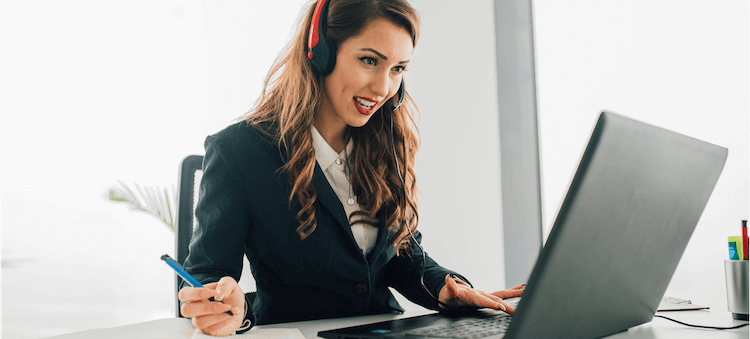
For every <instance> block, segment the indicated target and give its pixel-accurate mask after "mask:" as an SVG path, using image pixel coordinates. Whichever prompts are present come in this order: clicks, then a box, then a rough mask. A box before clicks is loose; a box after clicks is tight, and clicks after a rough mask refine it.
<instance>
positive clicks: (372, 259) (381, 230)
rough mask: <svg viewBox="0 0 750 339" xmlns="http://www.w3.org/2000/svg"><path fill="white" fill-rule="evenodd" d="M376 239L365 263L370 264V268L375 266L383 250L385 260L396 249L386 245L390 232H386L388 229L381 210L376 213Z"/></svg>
mask: <svg viewBox="0 0 750 339" xmlns="http://www.w3.org/2000/svg"><path fill="white" fill-rule="evenodd" d="M377 217H378V239H377V240H376V241H375V248H373V249H372V251H371V252H370V254H368V255H367V262H368V263H370V266H372V265H375V264H376V262H377V261H378V260H377V259H378V257H379V256H380V255H382V254H383V250H384V249H385V250H386V253H385V254H386V257H385V259H386V260H388V259H390V254H391V253H390V252H394V253H395V251H396V248H394V247H393V246H391V244H389V243H387V242H388V238H389V237H390V235H391V231H389V230H388V227H387V226H386V224H385V217H386V216H385V212H383V211H382V210H381V211H379V212H378V214H377Z"/></svg>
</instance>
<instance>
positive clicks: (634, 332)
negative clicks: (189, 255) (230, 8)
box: [50, 309, 749, 339]
mask: <svg viewBox="0 0 750 339" xmlns="http://www.w3.org/2000/svg"><path fill="white" fill-rule="evenodd" d="M433 313H435V312H434V311H430V310H420V311H408V312H406V313H404V314H380V315H369V316H360V317H350V318H334V319H322V320H312V321H300V322H293V323H281V324H273V325H260V326H256V327H255V328H254V329H252V330H250V332H252V331H254V330H256V329H272V328H297V329H299V330H300V332H301V333H302V334H303V335H304V336H305V338H307V339H313V338H319V337H318V332H320V331H324V330H330V329H335V328H341V327H348V326H356V325H362V324H368V323H375V322H380V321H387V320H394V319H400V318H406V317H415V316H420V315H426V314H433ZM657 314H661V315H665V316H668V317H671V318H673V319H677V320H680V321H683V322H687V323H691V324H700V325H709V326H720V327H730V326H736V325H740V324H746V323H747V321H741V320H733V319H732V316H731V314H730V313H729V312H728V311H724V310H716V309H710V310H697V311H680V312H658V313H657ZM155 329H157V330H155ZM169 329H175V330H169ZM165 331H167V332H169V331H171V332H170V333H165ZM194 332H195V329H194V328H192V326H191V325H190V320H189V319H183V318H167V319H161V320H153V321H149V322H143V323H137V324H132V325H126V326H120V327H113V328H104V329H93V330H87V331H80V332H74V333H69V334H64V335H60V336H56V337H51V338H50V339H53V338H54V339H94V338H96V339H99V338H139V339H163V338H169V339H192V338H194ZM748 335H749V332H748V327H747V326H746V327H742V328H739V329H733V330H709V329H700V328H691V327H687V326H684V325H680V324H676V323H673V322H671V321H668V320H665V319H661V318H654V319H653V320H652V321H650V322H647V323H645V324H641V325H638V326H635V327H632V328H630V329H629V330H628V331H624V332H620V333H617V334H614V335H611V336H608V337H605V338H607V339H625V338H639V339H672V338H675V339H676V338H681V339H698V338H701V339H704V338H708V339H712V338H717V339H718V338H721V339H739V338H743V339H746V338H748Z"/></svg>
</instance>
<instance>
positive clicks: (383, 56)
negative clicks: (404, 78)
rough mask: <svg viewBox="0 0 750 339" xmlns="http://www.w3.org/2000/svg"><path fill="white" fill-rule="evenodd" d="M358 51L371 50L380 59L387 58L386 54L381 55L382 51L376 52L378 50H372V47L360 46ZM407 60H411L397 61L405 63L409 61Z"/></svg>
mask: <svg viewBox="0 0 750 339" xmlns="http://www.w3.org/2000/svg"><path fill="white" fill-rule="evenodd" d="M360 51H368V52H373V53H375V54H376V55H377V56H378V57H380V58H381V59H383V60H388V57H387V56H385V55H383V53H380V52H378V51H376V50H374V49H372V48H369V47H367V48H362V49H360ZM409 61H411V60H405V61H401V62H399V64H407V63H409Z"/></svg>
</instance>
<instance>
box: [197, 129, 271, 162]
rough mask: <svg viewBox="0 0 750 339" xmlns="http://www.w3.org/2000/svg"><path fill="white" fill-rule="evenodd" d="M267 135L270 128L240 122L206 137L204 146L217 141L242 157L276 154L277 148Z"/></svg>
mask: <svg viewBox="0 0 750 339" xmlns="http://www.w3.org/2000/svg"><path fill="white" fill-rule="evenodd" d="M269 133H273V128H272V127H270V126H263V125H261V126H259V125H253V124H250V123H248V122H247V121H240V122H237V123H234V124H232V125H229V126H227V127H226V128H224V129H223V130H221V131H219V132H216V133H214V134H212V135H210V136H208V138H206V146H208V144H209V143H210V142H212V141H218V142H220V143H221V145H222V146H223V147H226V148H227V150H228V151H230V152H232V153H235V154H236V155H243V156H247V155H250V154H253V153H257V152H261V153H265V152H266V151H269V150H276V152H278V147H277V145H276V144H275V142H274V141H273V140H272V139H273V137H271V136H270V135H268V134H269Z"/></svg>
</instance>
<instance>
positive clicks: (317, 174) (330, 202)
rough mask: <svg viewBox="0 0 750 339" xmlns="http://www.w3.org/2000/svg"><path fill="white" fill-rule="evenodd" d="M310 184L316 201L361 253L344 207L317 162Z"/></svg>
mask: <svg viewBox="0 0 750 339" xmlns="http://www.w3.org/2000/svg"><path fill="white" fill-rule="evenodd" d="M312 183H313V186H314V187H315V191H316V192H317V194H318V201H320V203H321V204H322V205H323V207H325V208H326V209H327V210H328V212H330V213H331V214H332V215H333V217H334V218H335V219H336V221H338V224H339V226H340V227H341V228H342V229H343V231H344V233H346V234H348V235H349V238H350V239H351V243H352V244H353V245H354V246H355V247H356V248H357V251H359V252H360V253H361V251H360V250H359V246H358V245H357V241H355V240H354V235H353V234H352V228H351V226H350V225H349V218H347V216H346V212H345V211H344V206H342V205H341V201H340V200H339V197H338V196H337V195H336V192H334V191H333V188H332V187H331V184H329V183H328V179H326V176H325V174H324V173H323V170H322V169H321V168H320V165H318V162H317V161H316V162H315V171H314V172H313V178H312Z"/></svg>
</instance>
